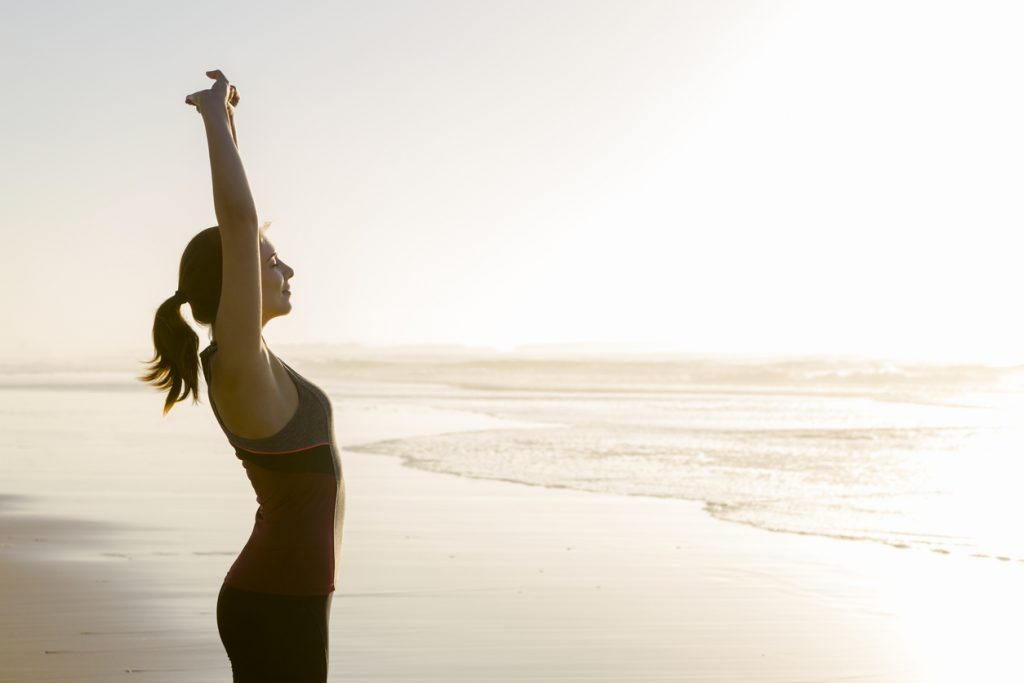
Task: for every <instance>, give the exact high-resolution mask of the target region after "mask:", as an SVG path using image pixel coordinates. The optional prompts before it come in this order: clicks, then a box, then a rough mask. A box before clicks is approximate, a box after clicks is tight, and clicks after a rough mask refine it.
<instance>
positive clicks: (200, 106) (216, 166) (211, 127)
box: [185, 70, 257, 228]
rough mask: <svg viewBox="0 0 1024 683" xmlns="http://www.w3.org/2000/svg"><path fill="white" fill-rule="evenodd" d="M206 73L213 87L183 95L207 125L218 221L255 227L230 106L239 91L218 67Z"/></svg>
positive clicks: (224, 226) (236, 99)
mask: <svg viewBox="0 0 1024 683" xmlns="http://www.w3.org/2000/svg"><path fill="white" fill-rule="evenodd" d="M206 75H207V76H209V77H210V78H213V79H214V80H215V82H214V84H213V87H211V88H210V89H209V90H200V91H198V92H195V93H192V94H191V95H189V96H188V97H186V98H185V103H186V104H190V105H192V106H194V107H195V108H196V109H197V110H198V111H199V113H200V114H201V115H202V117H203V123H204V124H205V126H206V141H207V144H208V146H209V149H210V174H211V176H212V178H213V208H214V211H215V212H216V214H217V223H218V225H220V227H221V228H226V227H229V226H231V227H233V226H239V225H241V226H246V227H252V228H255V227H256V224H257V215H256V204H255V202H254V201H253V198H252V192H251V191H250V190H249V181H248V179H247V178H246V176H245V168H244V167H243V166H242V159H241V157H240V156H239V155H238V145H237V143H236V138H235V121H234V111H233V107H234V105H235V104H236V103H237V102H238V94H237V91H236V90H235V89H234V86H231V85H229V84H228V79H227V78H225V76H224V74H222V73H221V72H220V70H214V71H207V72H206Z"/></svg>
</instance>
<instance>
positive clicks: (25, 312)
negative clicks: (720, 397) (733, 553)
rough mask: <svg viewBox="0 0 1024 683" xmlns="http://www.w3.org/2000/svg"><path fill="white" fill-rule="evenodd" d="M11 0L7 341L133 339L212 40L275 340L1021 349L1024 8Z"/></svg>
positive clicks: (178, 182)
mask: <svg viewBox="0 0 1024 683" xmlns="http://www.w3.org/2000/svg"><path fill="white" fill-rule="evenodd" d="M0 8H2V9H0V76H2V81H0V82H2V83H3V85H4V98H3V99H4V102H5V105H4V106H3V107H2V108H0V151H2V155H0V156H2V161H0V183H2V187H3V188H4V191H3V192H2V194H0V210H2V215H3V217H4V221H5V222H4V229H3V247H4V261H3V272H4V278H3V282H4V284H5V285H6V286H4V287H3V288H0V309H2V311H3V315H4V318H5V324H4V333H3V334H2V335H0V357H2V358H3V359H5V360H7V361H20V360H22V359H26V360H28V359H36V358H42V357H47V358H52V357H62V356H67V355H68V354H75V355H76V356H77V357H82V358H86V357H91V356H93V355H102V356H107V355H110V354H111V353H116V354H123V355H125V356H126V357H131V358H133V359H144V358H148V357H149V356H151V355H152V352H153V348H152V340H151V330H152V324H153V315H154V313H155V310H156V307H157V306H158V305H159V304H160V303H161V302H162V301H163V300H164V299H165V298H166V297H168V296H170V295H171V294H172V293H173V292H174V290H175V288H176V286H177V272H178V265H179V259H180V256H181V252H182V250H183V249H184V247H185V245H186V244H187V242H188V241H189V239H191V237H192V236H193V235H195V234H196V233H197V232H199V231H200V230H202V229H204V228H206V227H209V226H212V225H215V224H216V218H215V215H214V211H213V201H212V192H211V184H210V171H209V161H208V156H207V149H206V142H205V138H204V131H203V127H202V122H201V119H200V117H199V116H198V115H197V114H196V112H195V110H194V109H193V108H191V107H189V106H187V105H185V104H184V97H185V95H187V94H189V93H191V92H194V91H196V90H200V89H203V88H206V87H209V84H210V83H211V82H212V81H210V79H208V78H207V77H206V76H205V75H204V72H205V71H206V70H208V69H216V68H219V69H221V70H222V71H223V72H224V73H225V74H226V75H227V77H228V78H229V79H230V80H231V82H232V83H234V84H235V85H236V87H237V88H238V91H239V93H240V95H241V101H240V103H239V106H238V114H237V129H238V141H239V147H240V150H241V156H242V160H243V162H244V164H245V167H246V171H247V174H248V177H249V182H250V186H251V188H252V190H253V194H254V198H255V202H256V207H257V210H258V212H259V217H260V220H261V221H271V222H272V223H271V228H270V231H269V233H268V235H269V237H270V238H271V240H272V241H273V243H274V245H275V247H276V248H277V250H278V252H279V253H280V254H281V257H282V258H283V259H284V260H285V262H287V263H288V264H289V265H290V266H291V267H292V268H294V270H295V276H294V278H293V280H292V282H291V289H292V296H291V302H292V306H293V310H292V312H291V314H290V315H288V316H286V317H282V318H277V319H275V320H273V321H271V322H270V323H268V325H267V327H266V330H265V338H266V339H267V341H268V343H270V344H271V345H274V344H278V343H279V344H286V345H289V344H307V343H308V344H335V343H338V344H344V343H357V344H363V345H367V346H387V345H425V344H445V345H465V346H470V347H488V348H493V349H498V350H502V351H505V350H515V349H517V348H524V347H525V346H527V345H535V344H563V343H606V344H609V343H615V344H635V345H637V348H640V347H643V346H645V347H659V348H667V349H674V350H678V351H680V352H684V353H710V354H714V353H724V354H737V353H779V354H812V353H813V354H862V355H883V356H899V357H910V358H915V359H922V360H930V359H939V360H946V359H948V360H969V361H978V362H999V363H1003V362H1024V322H1022V316H1021V315H1020V314H1019V309H1020V304H1019V301H1020V293H1021V291H1022V284H1024V282H1022V278H1024V275H1022V272H1024V269H1022V268H1021V267H1020V265H1019V262H1020V260H1021V253H1020V252H1019V250H1018V249H1017V245H1018V242H1019V240H1018V239H1017V238H1018V233H1019V232H1020V230H1021V226H1022V224H1024V222H1022V218H1024V215H1022V214H1024V210H1022V203H1021V201H1020V196H1021V189H1022V188H1024V161H1022V159H1024V156H1022V155H1024V134H1022V130H1021V125H1022V123H1024V87H1022V85H1021V74H1022V68H1021V67H1022V65H1024V43H1022V42H1021V41H1020V40H1019V36H1020V35H1021V32H1022V29H1024V8H1021V6H1020V5H1019V4H1015V3H1011V2H1005V3H994V2H976V1H972V2H936V1H929V2H906V1H903V0H887V1H885V2H870V1H869V2H856V3H852V2H822V1H814V2H796V1H794V2H759V1H755V0H750V1H748V2H738V1H731V0H709V1H685V0H677V1H675V2H658V1H652V0H647V1H644V0H628V1H627V0H622V1H618V2H602V1H599V0H591V1H578V2H567V1H564V0H543V1H542V2H541V1H531V0H514V1H499V0H467V1H449V0H423V1H420V2H397V1H394V0H373V2H369V1H365V2H358V3H357V2H323V3H314V2H302V1H290V2H287V3H286V2H277V3H268V2H258V1H257V2H245V3H241V2H231V3H226V2H201V3H200V2H191V3H167V2H161V3H156V2H139V1H138V0H135V1H131V2H103V1H98V2H89V3H85V2H46V1H41V2H33V3H27V2H20V3H16V2H11V1H7V0H5V1H4V2H3V3H2V4H0ZM182 310H183V311H184V312H185V313H186V315H188V306H187V305H186V306H185V307H183V309H182ZM196 330H197V332H198V333H199V334H200V339H201V343H202V344H203V345H205V341H206V339H207V332H206V328H204V327H200V326H198V325H197V327H196Z"/></svg>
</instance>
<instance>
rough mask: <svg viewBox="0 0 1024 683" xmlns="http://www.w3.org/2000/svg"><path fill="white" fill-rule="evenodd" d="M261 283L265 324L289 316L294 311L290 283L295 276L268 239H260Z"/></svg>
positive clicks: (264, 237) (262, 237)
mask: <svg viewBox="0 0 1024 683" xmlns="http://www.w3.org/2000/svg"><path fill="white" fill-rule="evenodd" d="M260 273H261V274H262V280H261V282H260V284H261V286H262V288H263V324H264V325H266V324H267V321H269V320H270V319H272V318H276V317H277V316H279V315H287V314H288V313H290V312H291V310H292V303H291V293H290V291H289V290H290V289H291V286H290V285H289V284H288V281H289V280H291V278H292V276H293V275H295V271H294V270H292V269H291V267H290V266H288V265H287V264H286V263H285V262H284V261H282V260H281V259H280V257H278V255H277V249H275V248H274V245H273V243H271V242H270V240H268V239H267V238H266V236H265V235H264V236H261V237H260Z"/></svg>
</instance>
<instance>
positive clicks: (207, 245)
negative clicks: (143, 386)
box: [137, 225, 223, 415]
mask: <svg viewBox="0 0 1024 683" xmlns="http://www.w3.org/2000/svg"><path fill="white" fill-rule="evenodd" d="M222 269H223V262H222V256H221V241H220V228H219V227H218V226H216V225H215V226H213V227H212V228H207V229H205V230H203V231H202V232H200V233H199V234H198V235H196V236H195V237H193V238H192V241H190V242H189V243H188V246H186V247H185V251H184V253H182V255H181V263H180V265H179V266H178V289H179V290H181V293H182V296H183V298H184V299H186V300H187V302H188V304H189V305H190V306H191V307H192V317H193V318H194V319H195V321H196V322H198V323H201V324H203V325H209V326H210V327H211V335H212V326H213V321H214V319H216V317H217V308H218V306H219V304H220V288H221V275H222ZM153 346H154V347H155V348H156V354H155V355H154V356H153V358H152V359H151V360H149V361H144V362H146V363H148V364H150V365H151V368H150V370H149V372H148V373H147V374H145V375H143V376H141V377H138V378H137V379H138V380H140V381H142V382H145V383H147V384H153V385H155V386H156V387H157V388H158V389H160V390H165V389H170V392H169V393H168V395H167V400H166V401H165V402H164V415H167V413H168V411H170V409H171V408H172V407H173V406H174V404H175V403H177V402H179V401H184V400H185V399H186V398H188V395H189V394H190V393H191V394H192V403H193V405H194V404H196V403H198V402H199V337H198V336H197V335H196V333H195V332H194V331H193V330H192V326H191V325H189V324H188V322H187V321H186V320H185V319H184V318H183V317H181V303H179V301H178V300H177V299H176V298H175V297H174V296H173V295H172V296H170V297H168V298H167V299H166V300H165V301H164V302H163V303H162V304H160V307H159V308H157V309H156V317H155V319H154V320H153Z"/></svg>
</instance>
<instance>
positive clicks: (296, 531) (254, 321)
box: [140, 71, 345, 683]
mask: <svg viewBox="0 0 1024 683" xmlns="http://www.w3.org/2000/svg"><path fill="white" fill-rule="evenodd" d="M207 76H209V77H210V78H212V79H214V81H215V82H214V84H213V87H211V88H210V89H209V90H202V91H199V92H195V93H193V94H191V95H189V96H188V97H186V98H185V102H186V104H189V105H192V106H194V107H195V108H196V110H197V111H198V112H199V113H200V114H201V115H202V118H203V123H204V125H205V128H206V139H207V143H208V146H209V152H210V169H211V173H212V178H213V205H214V210H215V211H216V214H217V223H218V225H217V226H215V227H212V228H207V229H206V230H203V231H202V232H200V233H199V234H198V235H196V236H195V237H194V238H192V240H191V241H190V242H189V244H188V246H187V247H186V248H185V252H184V253H183V254H182V257H181V264H180V267H179V271H178V290H177V291H176V292H175V294H174V296H172V297H170V298H169V299H168V300H167V301H165V302H164V303H163V304H162V305H161V306H160V308H159V309H158V310H157V313H156V320H155V321H154V323H153V343H154V345H155V347H156V355H155V356H154V359H153V360H152V361H150V362H151V363H152V365H153V367H152V369H151V372H149V374H147V375H146V376H144V377H141V378H140V379H141V380H142V381H144V382H147V383H152V384H155V385H156V386H157V387H159V388H160V389H170V392H169V395H168V396H167V400H166V402H165V404H164V414H165V415H166V414H167V412H168V411H169V410H170V409H171V407H172V406H173V405H174V403H176V402H178V401H183V400H185V399H186V398H188V395H189V393H191V394H193V404H195V403H197V402H198V397H199V390H198V369H199V367H202V370H203V376H204V377H205V379H206V383H207V391H208V395H209V397H210V403H211V408H212V409H213V414H214V416H215V417H216V419H217V422H218V423H219V424H220V426H221V429H222V430H223V431H224V434H225V435H226V436H227V440H228V443H229V444H230V445H231V446H233V447H234V450H235V455H236V457H237V458H238V459H239V460H241V463H242V466H243V467H244V468H245V470H246V473H247V475H248V477H249V480H250V482H252V486H253V489H254V490H255V492H256V500H257V502H258V503H259V508H258V509H257V511H256V522H255V525H254V526H253V530H252V535H251V536H250V537H249V540H248V542H247V543H246V545H245V547H244V548H243V549H242V551H241V553H240V554H239V555H238V558H237V559H236V560H235V562H234V564H232V566H231V568H230V570H229V571H228V572H227V575H226V576H225V578H224V582H223V585H222V586H221V589H220V594H219V596H218V599H217V629H218V631H219V633H220V638H221V642H222V643H223V644H224V648H225V649H226V650H227V655H228V658H229V660H230V662H231V669H232V672H233V680H234V681H235V682H236V683H238V682H240V681H295V682H305V681H309V682H311V683H312V682H313V681H316V682H318V683H322V682H323V681H326V680H327V663H328V638H327V631H328V620H329V618H330V609H331V601H332V598H333V594H334V589H335V586H334V582H335V576H336V564H337V559H338V558H339V553H340V549H341V543H340V541H341V531H342V525H343V520H344V490H345V489H344V479H343V477H342V471H341V461H340V459H339V457H338V449H337V447H336V445H335V441H334V425H333V410H332V407H331V402H330V399H329V398H328V397H327V395H326V394H325V393H324V392H323V391H322V390H321V389H320V388H319V387H318V386H316V385H315V384H313V383H312V382H310V381H309V380H307V379H306V378H305V377H303V376H302V375H300V374H299V373H297V372H296V371H295V370H293V369H292V368H291V366H289V365H288V364H287V363H284V362H282V361H281V360H280V359H278V358H277V356H275V355H274V354H273V353H271V352H270V349H269V348H267V345H266V342H265V340H264V339H263V326H264V325H266V324H267V322H268V321H270V320H271V319H272V318H275V317H278V316H281V315H287V314H288V313H289V312H290V311H291V303H290V301H289V299H290V297H291V292H290V287H289V281H290V280H291V278H292V276H293V275H294V271H293V270H292V269H291V268H290V267H289V266H287V265H286V264H285V263H284V262H283V261H282V260H280V258H279V257H278V256H277V254H276V252H275V250H274V247H273V245H272V244H271V243H270V242H269V241H268V240H267V238H266V234H265V233H264V231H263V230H261V229H260V228H258V227H257V217H256V207H255V205H254V203H253V198H252V194H251V193H250V191H249V184H248V181H247V180H246V176H245V170H244V169H243V168H242V161H241V159H240V158H239V155H238V147H237V142H236V138H235V124H234V108H235V105H236V104H237V103H238V93H237V90H236V89H235V88H234V86H232V85H230V84H229V83H228V81H227V79H226V78H225V77H224V75H223V74H222V73H221V72H220V71H208V72H207ZM185 302H187V303H188V304H189V305H190V306H191V308H192V315H193V318H195V320H196V321H197V322H199V323H201V324H204V325H209V326H210V331H211V334H212V341H211V342H210V345H209V346H207V347H206V348H205V349H204V350H203V351H202V352H199V353H198V357H197V352H198V349H199V338H198V337H197V336H196V334H195V332H194V331H193V330H192V328H191V326H189V324H188V323H187V322H186V321H185V320H184V319H183V318H182V317H181V313H180V306H181V304H182V303H185Z"/></svg>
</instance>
